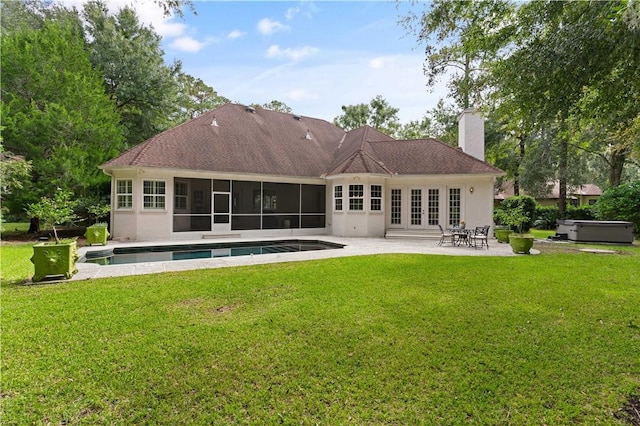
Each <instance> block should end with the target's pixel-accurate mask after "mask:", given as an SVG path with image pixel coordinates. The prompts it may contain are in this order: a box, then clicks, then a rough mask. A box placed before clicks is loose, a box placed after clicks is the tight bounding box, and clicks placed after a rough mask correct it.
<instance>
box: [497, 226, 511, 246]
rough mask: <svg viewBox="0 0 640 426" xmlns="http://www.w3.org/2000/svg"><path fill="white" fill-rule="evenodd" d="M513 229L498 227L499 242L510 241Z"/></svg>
mask: <svg viewBox="0 0 640 426" xmlns="http://www.w3.org/2000/svg"><path fill="white" fill-rule="evenodd" d="M511 232H513V231H511V229H496V230H495V234H496V239H497V240H498V242H499V243H508V242H509V234H511Z"/></svg>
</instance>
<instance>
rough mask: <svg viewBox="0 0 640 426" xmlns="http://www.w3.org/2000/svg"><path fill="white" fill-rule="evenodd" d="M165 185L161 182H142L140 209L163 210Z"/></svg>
mask: <svg viewBox="0 0 640 426" xmlns="http://www.w3.org/2000/svg"><path fill="white" fill-rule="evenodd" d="M166 187H167V184H166V182H165V181H163V180H144V181H142V208H144V209H146V210H164V208H165V197H166Z"/></svg>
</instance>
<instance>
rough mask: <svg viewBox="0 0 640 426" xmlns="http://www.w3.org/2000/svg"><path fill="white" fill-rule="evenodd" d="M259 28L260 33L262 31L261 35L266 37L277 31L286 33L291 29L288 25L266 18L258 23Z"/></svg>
mask: <svg viewBox="0 0 640 426" xmlns="http://www.w3.org/2000/svg"><path fill="white" fill-rule="evenodd" d="M257 27H258V31H260V33H261V34H264V35H270V34H273V33H275V32H277V31H284V30H288V29H289V26H288V25H284V24H282V23H280V22H278V21H274V20H273V19H269V18H264V19H261V20H260V21H258V25H257Z"/></svg>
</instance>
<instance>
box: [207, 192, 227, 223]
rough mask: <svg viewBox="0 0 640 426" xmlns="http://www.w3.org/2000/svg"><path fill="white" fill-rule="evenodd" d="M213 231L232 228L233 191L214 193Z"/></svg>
mask: <svg viewBox="0 0 640 426" xmlns="http://www.w3.org/2000/svg"><path fill="white" fill-rule="evenodd" d="M212 200H213V224H212V230H213V231H230V230H231V193H230V192H214V193H213V197H212Z"/></svg>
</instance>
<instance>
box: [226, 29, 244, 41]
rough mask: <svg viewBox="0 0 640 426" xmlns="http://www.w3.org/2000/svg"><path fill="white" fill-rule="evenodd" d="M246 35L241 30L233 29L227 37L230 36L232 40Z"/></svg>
mask: <svg viewBox="0 0 640 426" xmlns="http://www.w3.org/2000/svg"><path fill="white" fill-rule="evenodd" d="M245 35H246V33H243V32H242V31H240V30H233V31H231V32H230V33H229V34H227V38H230V39H232V40H235V39H237V38H242V37H244V36H245Z"/></svg>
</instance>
